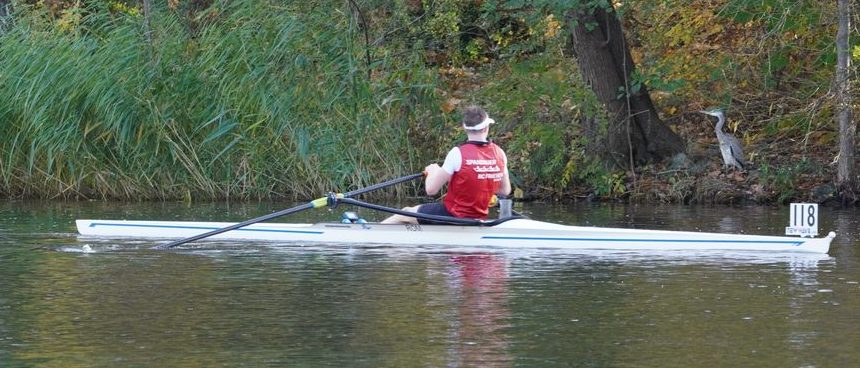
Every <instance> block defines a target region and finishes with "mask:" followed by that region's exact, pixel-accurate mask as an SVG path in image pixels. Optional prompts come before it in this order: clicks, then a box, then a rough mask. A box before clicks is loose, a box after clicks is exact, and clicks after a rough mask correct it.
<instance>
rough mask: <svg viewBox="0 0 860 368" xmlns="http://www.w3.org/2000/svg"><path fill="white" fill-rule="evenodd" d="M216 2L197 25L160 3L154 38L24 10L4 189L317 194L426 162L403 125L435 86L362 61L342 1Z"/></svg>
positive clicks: (2, 100) (11, 46) (5, 38)
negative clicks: (337, 5) (336, 5)
mask: <svg viewBox="0 0 860 368" xmlns="http://www.w3.org/2000/svg"><path fill="white" fill-rule="evenodd" d="M299 4H300V3H299ZM220 6H221V8H218V7H213V8H211V9H209V10H207V11H206V12H201V14H200V17H205V19H206V20H207V22H204V23H203V24H202V25H200V27H199V28H198V29H195V30H193V31H191V30H189V28H188V25H187V22H186V21H187V19H184V18H183V15H180V14H177V13H176V12H173V11H171V10H170V9H168V8H166V7H158V6H155V7H154V9H153V12H152V14H151V19H152V23H151V27H152V40H153V41H152V43H151V44H150V43H148V42H147V37H146V36H145V34H144V32H145V30H144V28H143V24H144V21H143V16H142V14H140V12H139V11H118V10H116V9H113V10H111V9H98V8H87V9H84V10H85V11H82V13H84V16H83V17H82V18H81V20H80V22H79V23H78V24H73V25H72V26H71V27H69V26H68V25H65V26H62V27H61V26H59V25H58V23H57V22H56V21H51V20H50V19H49V17H48V16H47V15H46V13H45V12H44V11H42V10H40V9H38V8H30V9H19V13H17V14H15V20H16V21H15V23H14V24H13V26H12V27H11V28H10V29H9V30H8V32H7V33H5V34H4V35H2V36H0V136H2V138H3V139H2V140H0V152H2V156H0V194H2V195H5V196H9V197H42V198H56V197H62V198H69V197H77V198H117V199H177V198H182V199H189V200H190V199H214V198H271V197H282V196H286V197H293V198H308V197H312V196H318V195H319V194H321V193H325V192H327V191H330V190H341V191H345V190H348V189H350V188H353V189H354V188H356V187H360V186H364V185H369V184H372V183H374V182H377V181H380V180H384V179H387V178H391V177H396V176H400V175H404V174H408V173H411V172H413V171H415V170H416V169H418V166H423V165H420V164H416V162H423V160H421V159H419V158H416V157H415V153H413V152H412V147H411V146H410V144H409V141H408V139H407V131H408V130H409V129H410V124H411V122H413V121H415V120H416V119H423V118H426V117H428V116H431V115H432V113H430V112H429V111H432V109H433V107H432V106H436V105H435V104H434V97H433V86H434V84H435V83H436V82H435V80H434V79H433V78H434V77H433V75H432V74H431V73H429V72H427V71H425V69H424V68H423V67H421V65H420V61H421V59H420V58H403V57H400V58H388V57H384V56H382V57H380V58H379V59H378V60H375V64H374V65H367V63H366V62H365V58H364V56H365V49H364V47H365V45H364V43H363V42H362V41H361V39H360V38H359V33H358V32H356V27H357V24H356V22H355V21H354V20H353V19H352V18H351V17H352V15H351V13H350V12H349V11H346V10H345V9H330V8H324V7H316V8H313V9H316V10H313V9H311V10H310V12H308V10H309V9H308V8H305V7H303V8H302V9H298V8H297V7H298V6H300V5H296V6H293V5H289V4H288V5H287V6H282V5H276V4H274V3H270V2H267V1H255V0H238V1H232V2H229V3H225V4H220ZM299 10H301V12H299ZM369 75H370V76H369ZM418 155H419V156H420V153H419V154H418Z"/></svg>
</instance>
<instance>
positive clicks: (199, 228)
mask: <svg viewBox="0 0 860 368" xmlns="http://www.w3.org/2000/svg"><path fill="white" fill-rule="evenodd" d="M96 226H107V227H146V228H154V229H182V230H218V229H220V227H209V226H178V225H147V224H117V223H109V222H93V223H90V227H96ZM230 231H257V232H264V233H291V234H322V233H323V231H311V230H285V229H249V228H240V229H236V230H230Z"/></svg>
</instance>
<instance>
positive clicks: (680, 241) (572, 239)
mask: <svg viewBox="0 0 860 368" xmlns="http://www.w3.org/2000/svg"><path fill="white" fill-rule="evenodd" d="M481 238H482V239H496V240H550V241H573V242H615V243H619V242H633V243H703V244H709V243H721V244H726V243H744V244H785V245H791V246H795V247H797V246H800V245H802V244H803V242H797V241H783V240H683V239H612V238H564V237H552V238H544V237H532V236H496V235H485V236H482V237H481Z"/></svg>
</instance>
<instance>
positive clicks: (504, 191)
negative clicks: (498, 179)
mask: <svg viewBox="0 0 860 368" xmlns="http://www.w3.org/2000/svg"><path fill="white" fill-rule="evenodd" d="M508 194H511V177H510V175H509V174H508V170H507V168H506V169H505V175H504V176H502V184H501V185H499V190H497V191H496V195H500V196H507V195H508Z"/></svg>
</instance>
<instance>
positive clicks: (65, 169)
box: [0, 0, 860, 204]
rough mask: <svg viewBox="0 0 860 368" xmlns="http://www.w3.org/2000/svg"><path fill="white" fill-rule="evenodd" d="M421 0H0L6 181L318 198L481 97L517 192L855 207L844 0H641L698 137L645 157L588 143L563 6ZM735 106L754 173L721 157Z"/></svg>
mask: <svg viewBox="0 0 860 368" xmlns="http://www.w3.org/2000/svg"><path fill="white" fill-rule="evenodd" d="M424 3H425V2H415V1H405V2H403V1H390V2H388V1H381V2H375V3H373V4H365V3H360V2H354V1H348V2H345V3H338V5H336V6H335V8H331V4H330V3H325V4H323V3H322V2H319V1H313V0H312V1H305V2H286V4H281V3H280V2H278V3H275V2H269V1H255V0H237V1H230V2H222V1H214V0H210V1H174V0H171V1H167V2H166V3H162V2H151V1H149V0H147V1H144V2H143V4H145V5H147V6H143V5H141V3H139V2H137V1H133V2H131V1H129V2H125V1H52V2H16V1H11V2H5V1H0V6H3V5H7V6H10V5H14V7H12V8H9V7H7V9H11V11H9V13H8V14H5V13H4V12H0V18H2V19H3V20H2V21H0V60H2V62H0V137H2V139H0V197H4V198H10V199H18V198H39V199H96V200H185V201H207V200H269V199H272V200H306V199H313V198H318V197H320V196H322V195H324V194H325V193H327V192H329V191H340V192H346V191H349V190H351V189H355V188H360V187H365V186H368V185H372V184H374V183H377V182H381V181H384V180H388V179H391V178H395V177H400V176H403V175H408V174H410V173H413V172H415V170H416V169H418V168H421V167H424V166H425V165H426V164H427V163H430V162H434V161H435V162H439V161H441V160H442V159H443V158H444V157H443V155H444V153H445V152H446V151H447V149H448V148H449V147H450V146H451V145H452V144H456V142H458V141H460V140H461V139H462V137H461V136H460V134H459V131H458V130H457V129H456V127H457V125H458V122H459V120H460V117H459V110H460V109H461V108H462V107H463V106H465V105H468V104H479V105H481V106H483V107H484V108H485V109H486V110H487V111H489V112H490V115H491V116H493V117H494V119H495V120H496V121H497V122H498V124H496V125H495V126H494V128H493V130H492V132H491V135H492V136H493V137H494V139H495V140H496V141H497V142H498V143H499V144H500V145H501V146H503V147H505V149H506V151H507V152H508V157H509V162H510V167H511V170H512V179H513V182H514V186H515V187H516V188H518V190H517V196H518V197H519V199H520V200H559V201H577V200H593V201H638V202H671V203H725V204H728V203H762V204H771V203H788V202H789V201H811V202H817V203H828V202H829V203H839V202H840V199H839V197H838V193H837V190H836V186H835V184H834V180H835V176H836V174H835V172H836V167H835V164H834V162H835V158H836V156H837V153H838V140H839V136H838V132H839V129H838V126H837V124H836V123H835V120H834V112H833V102H832V101H833V93H832V91H831V81H832V80H833V75H834V72H835V66H834V63H835V59H836V55H835V51H834V50H833V43H834V38H835V35H836V23H835V22H834V21H833V20H832V19H833V18H834V17H835V16H834V14H836V6H835V4H829V3H828V4H820V3H819V2H804V1H800V2H798V1H776V2H774V4H776V5H774V6H779V7H783V8H784V9H783V10H784V12H783V11H782V10H780V12H779V13H781V14H783V15H784V16H783V17H782V18H780V19H774V18H773V17H772V16H771V14H772V13H773V12H772V11H771V10H772V9H766V8H764V7H762V5H761V2H751V1H743V0H722V1H714V2H710V3H708V4H707V5H703V4H700V5H697V6H695V7H693V6H691V5H688V3H687V2H684V1H681V0H670V1H662V2H659V4H655V3H654V2H651V1H644V0H641V1H631V2H628V3H626V4H625V5H624V6H625V8H624V11H623V13H621V14H622V17H623V20H624V27H625V32H626V33H627V34H626V36H627V38H628V40H630V44H631V52H632V58H633V59H634V61H635V62H636V64H637V67H638V69H637V75H634V76H631V81H630V83H631V85H632V86H633V87H631V90H630V91H628V93H635V90H637V88H638V87H635V86H637V85H641V86H645V85H647V86H648V89H649V90H650V93H651V98H652V99H653V100H654V104H655V105H656V106H657V108H658V110H659V113H660V115H661V118H662V119H663V120H664V122H665V123H666V124H667V125H668V126H669V127H670V129H672V130H673V131H674V132H675V133H676V134H678V135H679V136H680V137H681V138H682V139H683V140H684V142H685V143H686V144H687V147H686V152H685V153H683V154H678V155H675V156H674V157H671V158H666V159H665V160H662V161H660V162H650V163H632V162H613V161H612V159H611V157H610V158H609V159H607V158H606V157H595V156H594V154H593V152H591V151H590V150H589V145H590V144H592V143H593V142H591V141H590V139H592V138H590V137H593V136H594V134H593V133H594V132H592V131H590V130H589V129H595V128H594V127H597V128H596V129H598V130H600V129H601V128H600V127H601V124H603V125H604V126H605V124H606V121H608V119H607V118H606V112H605V111H604V109H603V108H602V107H601V104H600V103H598V101H597V100H596V98H595V97H594V95H593V93H592V92H591V91H590V90H589V88H588V85H587V84H586V83H585V82H583V81H582V78H581V75H580V73H579V71H578V69H577V68H578V67H577V63H576V62H575V60H574V59H573V56H572V55H571V50H570V47H569V45H568V36H569V32H566V31H565V25H564V24H563V21H562V20H561V19H563V12H561V11H560V10H559V9H554V8H553V7H551V6H547V7H545V8H539V7H535V8H534V9H513V10H510V11H509V12H502V11H499V9H500V7H502V6H505V4H506V2H504V1H475V2H472V1H465V2H460V1H454V0H440V1H437V2H435V3H436V5H435V6H430V5H428V4H424ZM757 4H758V5H757ZM492 6H495V7H496V8H492ZM514 10H516V11H514ZM561 10H563V9H561ZM556 14H558V15H556ZM855 24H857V23H856V22H855ZM854 32H855V34H856V29H855V30H854ZM855 42H856V41H855ZM855 50H856V48H855ZM855 52H856V53H858V54H860V51H855ZM852 73H853V75H856V70H855V71H853V72H852ZM622 92H623V91H622ZM620 97H623V96H622V95H621V94H620V95H619V98H620ZM717 106H719V107H724V108H726V109H727V110H726V111H727V116H728V122H727V124H726V126H727V129H726V130H728V131H729V132H731V133H732V134H734V135H735V136H737V137H738V138H739V139H740V141H741V142H742V144H743V145H744V148H745V152H746V154H747V157H746V158H747V159H748V161H750V162H751V163H752V165H751V168H750V169H748V170H745V171H739V170H729V169H724V168H721V167H720V166H721V159H720V154H719V148H718V143H717V141H716V136H715V135H714V130H713V129H714V123H715V121H713V120H711V119H710V118H709V117H708V116H707V115H704V114H700V113H698V111H699V110H704V109H707V108H711V107H717ZM420 189H421V187H420V185H418V183H417V182H415V183H411V184H407V185H402V186H398V187H393V188H390V189H387V190H385V191H381V192H379V193H375V195H376V196H377V197H378V198H383V197H384V198H404V197H407V196H417V195H419V190H420Z"/></svg>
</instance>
